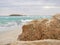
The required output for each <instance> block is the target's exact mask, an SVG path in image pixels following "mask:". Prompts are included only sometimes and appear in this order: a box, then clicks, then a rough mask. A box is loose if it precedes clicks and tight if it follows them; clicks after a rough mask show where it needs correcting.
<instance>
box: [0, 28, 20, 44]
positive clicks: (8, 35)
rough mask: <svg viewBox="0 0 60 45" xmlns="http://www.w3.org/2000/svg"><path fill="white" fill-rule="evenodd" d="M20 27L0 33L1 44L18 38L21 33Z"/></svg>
mask: <svg viewBox="0 0 60 45" xmlns="http://www.w3.org/2000/svg"><path fill="white" fill-rule="evenodd" d="M20 32H21V30H20V29H18V28H17V29H13V30H9V31H5V32H2V33H0V45H5V44H7V43H11V42H13V41H15V40H17V37H18V35H19V34H20Z"/></svg>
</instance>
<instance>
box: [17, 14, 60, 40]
mask: <svg viewBox="0 0 60 45" xmlns="http://www.w3.org/2000/svg"><path fill="white" fill-rule="evenodd" d="M42 39H60V15H55V16H53V17H52V18H51V19H40V20H34V21H31V22H29V23H28V24H27V25H23V27H22V34H20V35H19V36H18V40H22V41H33V40H42Z"/></svg>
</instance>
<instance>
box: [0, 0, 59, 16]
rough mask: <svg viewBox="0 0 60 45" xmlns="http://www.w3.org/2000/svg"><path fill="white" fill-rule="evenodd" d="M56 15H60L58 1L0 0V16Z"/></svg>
mask: <svg viewBox="0 0 60 45" xmlns="http://www.w3.org/2000/svg"><path fill="white" fill-rule="evenodd" d="M56 13H60V0H0V16H5V15H6V16H7V15H10V14H23V15H53V14H56Z"/></svg>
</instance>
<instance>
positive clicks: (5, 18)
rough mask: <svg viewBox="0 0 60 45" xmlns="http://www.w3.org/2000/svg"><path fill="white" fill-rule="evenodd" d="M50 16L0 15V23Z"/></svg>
mask: <svg viewBox="0 0 60 45" xmlns="http://www.w3.org/2000/svg"><path fill="white" fill-rule="evenodd" d="M50 17H51V16H0V24H4V23H6V22H11V21H16V22H21V20H32V19H40V18H50Z"/></svg>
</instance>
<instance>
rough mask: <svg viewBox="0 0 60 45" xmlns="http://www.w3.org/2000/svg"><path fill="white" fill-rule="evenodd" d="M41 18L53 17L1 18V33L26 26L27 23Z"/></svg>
mask: <svg viewBox="0 0 60 45" xmlns="http://www.w3.org/2000/svg"><path fill="white" fill-rule="evenodd" d="M41 18H48V19H49V18H51V16H49V15H48V16H37V15H36V16H33V15H32V16H0V32H1V31H7V30H15V29H17V28H18V27H19V29H20V26H21V25H22V23H23V24H24V23H25V22H26V21H30V20H34V19H41Z"/></svg>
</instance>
